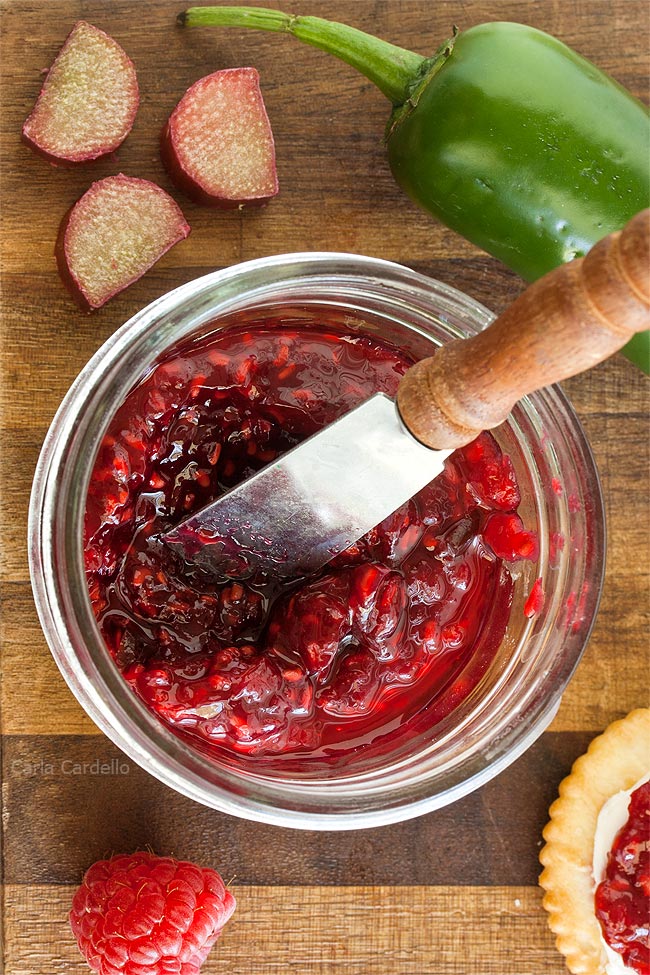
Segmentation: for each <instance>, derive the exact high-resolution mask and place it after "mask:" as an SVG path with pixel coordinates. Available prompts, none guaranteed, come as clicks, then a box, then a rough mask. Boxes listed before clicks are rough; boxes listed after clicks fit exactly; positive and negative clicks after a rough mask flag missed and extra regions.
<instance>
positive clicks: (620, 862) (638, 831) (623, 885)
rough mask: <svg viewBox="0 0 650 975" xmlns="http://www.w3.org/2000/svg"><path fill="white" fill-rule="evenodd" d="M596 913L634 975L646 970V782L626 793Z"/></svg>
mask: <svg viewBox="0 0 650 975" xmlns="http://www.w3.org/2000/svg"><path fill="white" fill-rule="evenodd" d="M595 906H596V917H597V918H598V920H599V922H600V927H601V930H602V932H603V937H604V939H605V941H606V942H607V944H608V945H609V946H610V948H612V949H613V950H614V951H616V952H618V954H619V955H620V956H621V958H622V960H623V963H624V964H625V965H626V966H627V967H628V968H629V969H630V970H631V971H633V972H637V973H638V975H650V781H649V782H644V783H643V785H640V786H639V787H638V788H637V789H635V790H634V792H633V793H632V795H631V796H630V803H629V806H628V819H627V823H626V824H625V825H624V826H623V827H622V829H620V830H619V832H618V833H617V835H616V839H615V840H614V844H613V846H612V849H611V851H610V853H609V856H608V858H607V866H606V868H605V876H604V877H603V879H602V881H601V882H600V883H599V885H598V887H597V888H596V895H595Z"/></svg>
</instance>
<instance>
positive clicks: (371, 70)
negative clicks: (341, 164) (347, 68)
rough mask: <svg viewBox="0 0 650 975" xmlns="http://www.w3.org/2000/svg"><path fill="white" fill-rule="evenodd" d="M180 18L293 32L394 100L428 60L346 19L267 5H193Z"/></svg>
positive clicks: (401, 98)
mask: <svg viewBox="0 0 650 975" xmlns="http://www.w3.org/2000/svg"><path fill="white" fill-rule="evenodd" d="M178 21H179V23H180V24H183V25H184V26H185V27H251V28H257V29H259V30H270V31H277V32H279V33H284V34H292V35H293V36H294V37H297V38H298V40H300V41H303V42H304V43H305V44H311V45H312V47H318V48H320V50H321V51H327V52H328V54H333V55H334V56H335V57H337V58H339V59H340V60H341V61H345V62H346V64H349V65H351V66H352V67H353V68H356V69H357V71H360V72H361V74H363V75H365V77H366V78H368V79H369V81H372V82H373V84H375V85H376V86H377V87H378V88H379V90H380V91H381V92H383V94H384V95H386V97H387V98H388V99H390V101H391V102H392V103H393V105H403V104H404V102H405V101H406V99H407V98H408V96H409V91H410V89H411V87H412V85H413V83H414V81H416V80H417V78H418V76H419V74H420V71H421V69H422V64H423V62H424V61H425V60H426V59H425V58H423V57H422V56H421V55H420V54H415V53H414V52H413V51H407V50H405V49H404V48H402V47H397V46H396V45H395V44H389V43H388V42H387V41H382V40H380V39H379V38H378V37H373V36H372V35H371V34H366V33H365V32H364V31H362V30H357V29H356V28H354V27H348V26H347V25H346V24H339V23H337V22H336V21H333V20H324V19H323V18H322V17H297V16H292V15H291V14H283V13H281V12H280V11H279V10H266V9H264V8H263V7H190V8H189V10H185V11H183V13H181V14H179V15H178Z"/></svg>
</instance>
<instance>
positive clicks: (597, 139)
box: [179, 7, 650, 372]
mask: <svg viewBox="0 0 650 975" xmlns="http://www.w3.org/2000/svg"><path fill="white" fill-rule="evenodd" d="M179 20H180V22H181V23H183V24H185V25H186V26H190V27H194V26H225V27H252V28H261V29H263V30H271V31H280V32H285V33H289V34H292V35H293V36H294V37H297V38H298V39H299V40H301V41H304V42H305V43H307V44H311V45H313V46H314V47H318V48H320V49H321V50H325V51H327V52H329V53H330V54H334V55H335V56H336V57H338V58H340V59H341V60H343V61H345V62H347V63H348V64H350V65H352V66H353V67H355V68H357V70H359V71H360V72H361V73H362V74H364V75H365V76H366V77H367V78H369V79H370V80H371V81H372V82H374V83H375V84H376V85H377V86H378V87H379V88H380V90H381V91H382V92H383V93H384V94H385V95H386V96H387V97H388V98H389V99H390V100H391V102H392V103H393V112H392V115H391V117H390V120H389V122H388V127H387V131H386V144H387V148H388V156H389V160H390V166H391V169H392V172H393V175H394V176H395V179H396V180H397V182H398V183H399V184H400V186H402V187H403V189H405V190H406V192H407V193H408V194H409V196H411V197H412V199H413V200H415V202H416V203H418V204H420V206H422V207H424V208H425V209H426V210H428V211H429V212H430V213H432V214H434V215H435V216H436V217H438V219H440V220H441V221H442V222H443V223H445V224H446V225H447V226H448V227H451V228H452V229H453V230H456V231H457V232H458V233H460V234H462V236H463V237H466V238H467V239H468V240H470V241H471V242H472V243H474V244H477V245H478V246H479V247H482V248H483V249H484V250H486V251H488V253H490V254H492V255H494V257H497V258H499V259H500V260H501V261H503V262H504V263H505V264H507V265H508V266H509V267H511V268H512V269H513V270H515V271H517V272H518V273H519V274H520V275H521V276H522V277H523V278H525V279H526V280H528V281H533V280H535V279H536V278H538V277H540V276H541V275H543V274H545V273H546V272H547V271H550V270H551V268H553V267H556V266H558V265H559V264H562V263H563V262H564V261H568V260H571V259H572V258H574V257H579V256H581V255H583V254H585V253H586V252H587V251H588V250H589V249H590V248H591V247H592V246H593V245H594V244H595V243H596V242H597V241H598V240H600V238H601V237H604V236H605V235H606V234H609V233H611V232H613V231H615V230H619V229H620V228H621V227H623V225H624V224H625V223H627V221H628V220H629V219H630V218H631V217H632V216H634V214H635V213H637V212H638V211H639V210H642V209H644V208H645V207H647V206H648V205H650V163H649V160H650V120H649V117H648V111H647V109H646V108H645V106H644V105H642V104H641V102H639V101H638V100H637V99H636V98H634V97H633V96H632V95H631V94H630V93H629V92H628V91H626V90H625V89H624V88H622V87H621V86H620V85H619V84H618V83H617V82H616V81H614V80H613V79H612V78H610V77H609V76H608V75H606V74H604V73H603V72H602V71H600V70H599V69H598V68H596V67H595V66H594V65H593V64H591V63H590V62H589V61H587V60H585V59H584V58H583V57H581V56H580V55H579V54H577V53H576V52H575V51H573V50H571V48H569V47H567V46H566V45H565V44H563V43H562V42H561V41H559V40H557V39H556V38H554V37H551V36H550V35H549V34H545V33H543V32H542V31H539V30H536V29H534V28H532V27H527V26H525V25H523V24H515V23H505V22H497V23H489V24H481V25H479V26H477V27H472V28H470V29H469V30H466V31H462V32H460V33H456V34H455V35H454V37H452V38H451V39H450V40H449V41H447V42H446V43H445V44H443V45H442V47H441V48H440V49H439V50H438V52H437V53H436V54H435V55H434V56H433V57H432V58H424V57H422V56H420V55H419V54H415V53H413V52H412V51H407V50H404V49H403V48H399V47H396V46H395V45H393V44H389V43H387V42H386V41H382V40H379V39H378V38H376V37H372V36H371V35H369V34H366V33H364V32H363V31H359V30H356V29H355V28H352V27H348V26H347V25H345V24H339V23H335V22H333V21H328V20H323V19H322V18H320V17H298V16H290V15H287V14H283V13H280V12H279V11H277V10H265V9H262V8H256V7H193V8H190V9H189V10H187V11H185V12H184V13H183V14H181V15H180V17H179ZM623 351H624V352H625V353H626V354H627V355H628V358H630V359H631V360H632V361H633V362H636V363H637V365H639V366H641V368H643V369H645V371H646V372H650V333H649V332H645V333H641V334H639V335H637V336H635V338H634V339H632V341H631V342H630V343H628V345H627V346H626V347H625V349H624V350H623Z"/></svg>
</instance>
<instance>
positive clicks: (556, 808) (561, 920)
mask: <svg viewBox="0 0 650 975" xmlns="http://www.w3.org/2000/svg"><path fill="white" fill-rule="evenodd" d="M649 770H650V708H638V709H637V710H635V711H631V712H630V713H629V714H628V715H627V717H625V718H622V719H621V720H619V721H614V722H613V723H612V724H610V725H609V726H608V727H607V728H606V729H605V731H604V732H603V734H602V735H599V736H598V738H595V739H594V740H593V741H592V742H591V744H590V746H589V748H588V749H587V751H586V753H585V754H584V755H581V756H580V758H578V759H577V760H576V761H575V763H574V765H573V768H572V769H571V774H570V775H568V776H567V777H566V778H565V779H564V780H563V781H562V783H561V784H560V790H559V798H558V799H556V800H555V802H554V803H553V805H552V806H551V808H550V810H549V815H550V820H549V822H548V823H547V825H546V828H545V829H544V832H543V834H542V835H543V837H544V840H545V841H546V845H545V846H544V847H543V848H542V851H541V853H540V861H541V863H542V866H543V867H544V870H543V872H542V874H541V876H540V878H539V882H540V885H541V887H542V888H543V889H544V891H545V894H544V898H543V901H542V903H543V905H544V907H545V908H546V910H547V911H548V914H549V925H550V927H551V930H552V931H553V933H554V934H555V936H556V941H555V943H556V946H557V948H558V950H559V951H560V952H562V954H563V955H564V956H565V958H566V963H567V967H568V968H569V971H571V972H573V973H574V975H605V973H606V965H607V958H606V955H605V950H604V948H603V941H602V938H601V933H600V925H599V923H598V921H597V919H596V915H595V912H594V889H595V884H594V879H593V874H592V861H593V853H594V841H595V836H596V824H597V821H598V814H599V812H600V810H601V808H602V806H603V805H604V803H605V802H606V801H607V800H608V799H609V798H610V797H611V796H613V795H615V794H616V793H617V792H621V791H622V790H627V789H630V788H632V786H633V785H634V784H635V783H636V782H638V780H639V779H640V778H642V777H643V776H644V775H647V773H648V771H649Z"/></svg>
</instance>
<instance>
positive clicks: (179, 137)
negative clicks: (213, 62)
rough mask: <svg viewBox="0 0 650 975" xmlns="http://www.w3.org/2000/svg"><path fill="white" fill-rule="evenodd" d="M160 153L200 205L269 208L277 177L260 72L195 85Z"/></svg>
mask: <svg viewBox="0 0 650 975" xmlns="http://www.w3.org/2000/svg"><path fill="white" fill-rule="evenodd" d="M160 151H161V156H162V160H163V163H164V165H165V167H166V169H167V171H168V172H169V174H170V176H171V178H172V179H173V180H174V182H175V183H176V185H177V186H178V188H179V189H180V190H182V191H183V192H184V193H186V194H187V195H188V196H189V197H190V198H191V199H193V200H195V201H196V202H197V203H203V204H205V205H207V206H215V207H224V208H226V209H228V208H234V207H243V206H262V205H263V204H265V203H268V201H269V200H270V199H271V197H273V196H275V194H276V193H277V192H278V177H277V173H276V169H275V144H274V142H273V133H272V132H271V125H270V123H269V119H268V116H267V114H266V109H265V107H264V101H263V99H262V92H261V91H260V84H259V74H258V73H257V71H256V69H255V68H229V69H227V70H225V71H215V72H214V74H210V75H207V77H205V78H201V79H200V80H199V81H197V82H196V83H195V84H193V85H192V87H191V88H189V89H188V90H187V91H186V92H185V94H184V95H183V97H182V98H181V100H180V102H179V103H178V105H177V106H176V108H175V109H174V111H173V112H172V114H171V115H170V117H169V120H168V122H167V124H166V125H165V128H164V129H163V132H162V136H161V150H160Z"/></svg>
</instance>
